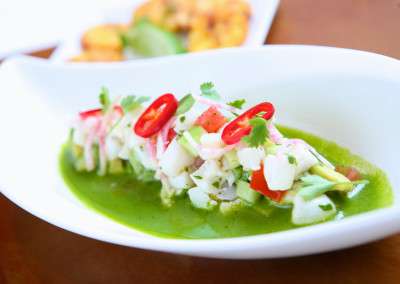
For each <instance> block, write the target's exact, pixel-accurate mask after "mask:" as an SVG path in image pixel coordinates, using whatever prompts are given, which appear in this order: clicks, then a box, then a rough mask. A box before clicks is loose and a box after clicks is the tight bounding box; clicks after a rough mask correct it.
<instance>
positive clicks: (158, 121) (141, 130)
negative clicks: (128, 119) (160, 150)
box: [134, 94, 178, 138]
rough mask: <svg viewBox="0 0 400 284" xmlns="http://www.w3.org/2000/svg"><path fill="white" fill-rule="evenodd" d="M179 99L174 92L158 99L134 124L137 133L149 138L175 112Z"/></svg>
mask: <svg viewBox="0 0 400 284" xmlns="http://www.w3.org/2000/svg"><path fill="white" fill-rule="evenodd" d="M177 108H178V100H177V99H176V98H175V97H174V95H173V94H164V95H162V96H161V97H159V98H158V99H156V100H155V101H154V102H153V103H152V104H151V105H150V106H149V107H148V108H147V109H146V110H145V111H144V112H143V113H142V115H141V116H140V117H139V119H138V121H137V122H136V124H135V126H134V131H135V133H136V135H138V136H141V137H143V138H148V137H150V136H152V135H154V134H156V133H157V132H158V131H160V130H161V128H162V127H163V126H164V125H165V124H166V123H167V122H168V120H169V119H170V118H171V117H172V116H173V115H174V114H175V111H176V109H177Z"/></svg>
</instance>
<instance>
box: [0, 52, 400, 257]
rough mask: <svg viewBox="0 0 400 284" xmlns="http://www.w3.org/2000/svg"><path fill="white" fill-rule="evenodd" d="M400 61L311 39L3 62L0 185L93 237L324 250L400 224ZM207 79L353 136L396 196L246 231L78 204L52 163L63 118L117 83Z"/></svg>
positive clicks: (275, 251)
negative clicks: (308, 42)
mask: <svg viewBox="0 0 400 284" xmlns="http://www.w3.org/2000/svg"><path fill="white" fill-rule="evenodd" d="M399 74H400V62H399V61H397V60H395V59H391V58H388V57H385V56H381V55H376V54H371V53H367V52H360V51H354V50H346V49H336V48H326V47H314V46H268V47H260V48H248V49H229V50H219V51H213V52H206V53H199V54H192V55H181V56H173V57H168V58H159V59H152V60H138V61H135V62H131V63H129V62H128V63H124V64H118V63H116V64H104V65H102V64H100V65H99V64H97V65H96V67H94V66H90V65H87V64H82V65H79V66H78V65H74V64H50V63H49V62H47V61H44V60H40V59H33V58H28V57H18V58H13V59H10V60H8V61H6V62H5V63H3V65H2V66H1V68H0V86H2V91H1V93H2V95H1V97H2V103H1V104H0V131H1V133H2V135H1V139H0V157H1V158H0V188H1V190H2V192H3V194H4V195H5V196H7V197H8V198H9V199H10V200H12V201H13V202H15V203H16V204H18V205H19V206H20V207H22V208H24V209H25V210H27V211H29V212H30V213H32V214H34V215H36V216H38V217H39V218H42V219H43V220H46V221H47V222H49V223H52V224H54V225H56V226H59V227H61V228H64V229H66V230H69V231H72V232H75V233H78V234H81V235H84V236H88V237H91V238H95V239H99V240H103V241H106V242H111V243H115V244H121V245H126V246H132V247H137V248H143V249H150V250H158V251H165V252H172V253H180V254H188V255H196V256H206V257H217V258H270V257H285V256H295V255H303V254H311V253H318V252H324V251H330V250H334V249H339V248H345V247H350V246H354V245H357V244H362V243H365V242H369V241H372V240H376V239H379V238H383V237H385V236H388V235H390V234H393V233H396V232H399V231H400V217H399V216H400V214H399V213H400V201H399V188H400V175H399V173H398V168H399V167H398V164H399V161H400V150H399V148H398V143H399V142H398V141H400V131H399V130H400V129H399V128H400V127H399V123H400V112H399V111H398V108H399V107H400V76H399ZM204 81H213V82H215V84H216V85H217V87H218V90H219V91H220V93H221V94H223V95H224V96H225V97H226V98H227V99H232V98H238V97H245V98H246V99H247V100H248V101H249V102H250V103H249V105H251V104H252V103H255V102H258V101H260V100H268V101H271V102H273V103H275V105H276V107H277V114H278V121H279V122H280V123H283V124H286V125H289V126H292V127H296V128H299V129H302V130H305V131H310V132H312V133H315V134H317V135H320V136H322V137H324V138H327V139H329V140H333V141H336V142H338V143H339V144H340V145H343V146H345V147H348V148H350V149H351V150H352V151H353V152H354V153H357V154H360V155H361V156H363V157H364V158H366V159H367V160H369V161H371V162H372V163H374V164H376V165H378V166H379V167H381V168H382V169H383V170H385V171H386V173H387V174H388V176H389V179H390V181H391V183H392V185H393V188H394V191H395V201H394V204H393V206H391V207H390V208H386V209H379V210H375V211H372V212H368V213H363V214H360V215H357V216H354V217H349V218H346V219H343V220H340V221H334V222H328V223H323V224H319V225H314V226H309V227H303V228H299V229H293V230H289V231H284V232H277V233H271V234H264V235H256V236H249V237H238V238H227V239H213V240H179V239H163V238H158V237H154V236H151V235H147V234H144V233H142V232H139V231H136V230H134V229H132V228H128V227H125V226H123V225H121V224H118V223H116V222H114V221H112V220H110V219H108V218H106V217H104V216H102V215H100V214H98V213H96V212H94V211H92V210H91V209H88V208H86V207H85V206H84V205H82V204H81V203H80V202H79V201H78V200H77V199H76V198H75V197H74V196H73V195H72V194H71V192H70V191H69V190H68V188H67V187H66V185H65V184H64V182H63V180H62V178H61V177H60V174H59V172H58V153H59V151H60V146H61V145H62V143H63V142H64V141H65V139H66V138H67V133H68V127H69V125H68V120H69V118H71V117H72V116H73V115H74V114H76V112H77V111H79V110H83V109H85V108H88V107H91V106H94V105H96V103H97V93H98V90H99V88H100V86H108V87H109V88H110V90H111V91H112V93H113V94H127V93H132V92H134V93H136V94H146V95H151V96H157V95H160V94H162V93H165V92H167V91H168V92H173V93H175V94H177V95H179V96H181V95H183V94H186V93H187V92H188V91H196V90H197V89H198V86H199V84H200V83H202V82H204Z"/></svg>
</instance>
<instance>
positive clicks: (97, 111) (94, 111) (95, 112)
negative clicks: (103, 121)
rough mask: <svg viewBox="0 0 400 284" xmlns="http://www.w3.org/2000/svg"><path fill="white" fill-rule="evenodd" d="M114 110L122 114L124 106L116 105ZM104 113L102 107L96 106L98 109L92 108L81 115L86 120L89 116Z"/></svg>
mask: <svg viewBox="0 0 400 284" xmlns="http://www.w3.org/2000/svg"><path fill="white" fill-rule="evenodd" d="M114 111H116V112H117V113H118V114H120V115H122V114H123V110H122V108H121V107H120V106H114ZM102 114H103V112H102V109H101V108H96V109H91V110H87V111H83V112H80V113H79V117H80V118H81V119H82V120H85V119H88V118H89V117H98V116H101V115H102Z"/></svg>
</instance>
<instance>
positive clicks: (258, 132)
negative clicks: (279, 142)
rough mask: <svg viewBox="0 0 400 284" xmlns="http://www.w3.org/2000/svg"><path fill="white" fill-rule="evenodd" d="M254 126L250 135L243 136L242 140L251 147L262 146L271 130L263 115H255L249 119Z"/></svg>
mask: <svg viewBox="0 0 400 284" xmlns="http://www.w3.org/2000/svg"><path fill="white" fill-rule="evenodd" d="M249 123H250V125H251V126H252V128H251V131H250V133H249V135H247V136H245V137H243V138H242V141H243V142H245V143H247V144H248V145H249V146H250V147H258V146H261V145H263V144H264V143H265V141H267V138H268V135H269V132H268V129H267V121H266V120H265V119H263V118H261V117H254V118H252V119H250V120H249Z"/></svg>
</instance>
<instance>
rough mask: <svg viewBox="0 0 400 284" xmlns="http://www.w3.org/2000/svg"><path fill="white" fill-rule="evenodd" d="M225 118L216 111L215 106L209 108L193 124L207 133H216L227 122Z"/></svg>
mask: <svg viewBox="0 0 400 284" xmlns="http://www.w3.org/2000/svg"><path fill="white" fill-rule="evenodd" d="M227 121H228V120H227V119H226V117H225V116H223V115H222V113H220V112H219V111H218V109H217V108H216V107H215V106H212V107H209V108H208V109H207V110H206V111H205V112H203V113H202V114H201V115H200V116H199V117H198V118H197V120H196V122H195V124H196V125H200V126H201V127H203V128H204V129H205V130H206V131H207V132H209V133H215V132H218V130H219V129H220V128H221V127H222V126H223V125H224V124H225V123H226V122H227Z"/></svg>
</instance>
